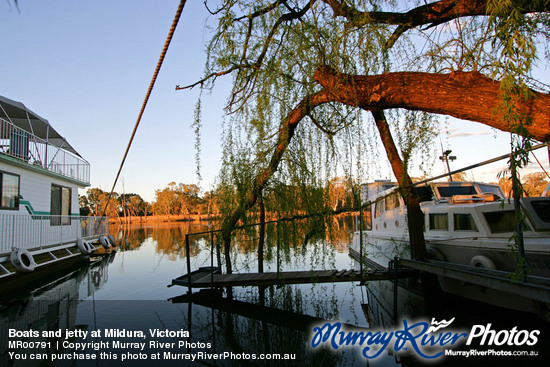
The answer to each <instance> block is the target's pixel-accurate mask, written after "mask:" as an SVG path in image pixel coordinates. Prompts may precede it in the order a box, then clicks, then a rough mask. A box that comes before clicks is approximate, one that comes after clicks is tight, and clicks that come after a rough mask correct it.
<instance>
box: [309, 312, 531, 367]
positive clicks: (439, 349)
mask: <svg viewBox="0 0 550 367" xmlns="http://www.w3.org/2000/svg"><path fill="white" fill-rule="evenodd" d="M453 321H454V318H453V319H451V320H449V321H446V320H441V321H436V320H435V319H432V322H431V324H430V323H428V322H426V321H420V322H415V323H411V322H409V321H407V320H406V319H403V321H402V324H403V327H402V328H399V327H398V328H395V329H392V330H372V331H371V330H362V331H357V330H346V329H345V328H344V327H343V326H342V323H340V322H334V323H330V322H327V323H326V324H324V325H322V326H316V327H314V328H313V336H312V339H311V346H312V347H313V348H317V347H319V346H322V345H325V346H328V347H330V348H332V349H334V350H338V349H340V348H343V347H356V348H361V354H362V355H363V356H364V357H365V358H368V359H374V358H376V357H378V356H380V355H381V354H382V353H383V352H384V351H390V350H391V351H393V352H394V353H399V352H403V351H408V352H411V351H412V352H413V353H416V354H417V355H418V356H420V357H422V358H425V359H431V360H433V359H436V358H439V357H441V356H443V355H444V354H445V350H446V349H452V348H453V347H454V346H458V345H461V344H463V343H465V345H467V346H470V345H472V343H474V342H475V343H479V344H478V345H480V346H504V345H507V346H533V345H535V344H537V342H538V335H539V334H540V331H539V330H532V331H527V330H517V328H516V327H514V328H512V329H511V330H498V331H497V330H493V329H492V328H491V324H486V325H474V326H473V327H472V329H471V330H470V331H469V332H466V331H456V330H450V329H447V328H448V327H449V326H450V325H451V324H452V322H453Z"/></svg>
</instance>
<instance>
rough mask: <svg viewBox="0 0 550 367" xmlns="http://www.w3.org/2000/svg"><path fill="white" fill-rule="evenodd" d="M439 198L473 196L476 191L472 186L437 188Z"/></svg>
mask: <svg viewBox="0 0 550 367" xmlns="http://www.w3.org/2000/svg"><path fill="white" fill-rule="evenodd" d="M437 190H439V196H441V197H442V198H443V197H446V198H450V197H452V196H454V195H474V194H477V193H476V189H475V187H473V186H438V187H437Z"/></svg>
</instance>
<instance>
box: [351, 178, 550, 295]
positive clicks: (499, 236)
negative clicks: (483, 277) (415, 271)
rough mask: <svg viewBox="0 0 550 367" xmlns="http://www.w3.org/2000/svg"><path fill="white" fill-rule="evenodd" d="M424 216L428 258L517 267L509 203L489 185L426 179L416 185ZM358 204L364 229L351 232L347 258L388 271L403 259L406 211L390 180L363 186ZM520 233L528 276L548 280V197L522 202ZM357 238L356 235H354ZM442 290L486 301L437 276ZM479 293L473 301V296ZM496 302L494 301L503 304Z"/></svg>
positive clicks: (407, 250) (407, 253) (406, 250)
mask: <svg viewBox="0 0 550 367" xmlns="http://www.w3.org/2000/svg"><path fill="white" fill-rule="evenodd" d="M414 190H415V191H416V194H417V195H418V197H419V198H420V201H421V204H420V207H421V210H422V213H423V215H424V217H423V222H424V237H425V241H426V249H427V251H428V254H429V257H430V258H432V259H434V260H438V261H442V262H450V263H456V264H463V265H470V266H474V267H478V268H486V269H497V270H503V271H507V272H515V271H517V270H518V255H517V249H516V246H515V241H514V238H513V236H514V234H515V231H516V223H517V221H516V216H515V212H514V203H513V200H512V199H507V198H506V197H505V195H504V193H503V192H502V189H501V188H500V187H499V186H498V185H496V184H486V183H480V182H464V181H459V182H457V181H450V182H432V183H429V184H423V185H419V186H415V188H414ZM362 196H363V199H364V200H365V199H366V200H368V202H371V203H372V204H371V205H370V206H369V207H368V209H367V210H366V212H365V213H364V214H363V218H364V219H363V223H364V224H363V230H362V231H359V230H358V231H356V232H355V233H354V236H353V242H352V244H351V245H350V255H351V256H352V257H353V258H354V259H355V260H357V261H359V259H360V254H362V256H363V264H365V265H366V266H368V267H372V268H378V269H382V268H387V267H388V263H389V261H390V260H393V259H394V258H395V257H400V258H410V257H411V252H410V246H409V243H408V242H409V238H408V226H407V217H406V208H405V205H404V202H403V198H402V197H401V196H400V195H399V193H398V191H397V185H396V184H395V183H392V182H389V181H378V182H374V183H371V184H367V185H365V186H364V187H363V190H362ZM520 203H521V208H522V212H523V213H524V215H525V224H524V231H523V238H524V244H525V245H524V248H525V260H526V265H527V273H528V274H529V275H533V276H538V277H546V278H548V277H550V197H526V198H522V199H521V201H520ZM361 233H363V236H361ZM439 281H440V284H441V287H442V289H443V290H444V291H447V292H450V293H454V294H459V295H463V296H466V297H469V298H475V299H478V300H482V301H486V300H485V299H484V297H482V296H479V295H478V294H477V293H479V292H474V291H472V290H471V289H468V287H465V286H464V282H458V281H452V280H450V279H442V278H441V277H440V278H439ZM478 296H479V297H478ZM495 299H498V300H497V301H495V302H489V303H496V304H501V303H502V299H501V298H499V297H498V295H497V296H496V298H495Z"/></svg>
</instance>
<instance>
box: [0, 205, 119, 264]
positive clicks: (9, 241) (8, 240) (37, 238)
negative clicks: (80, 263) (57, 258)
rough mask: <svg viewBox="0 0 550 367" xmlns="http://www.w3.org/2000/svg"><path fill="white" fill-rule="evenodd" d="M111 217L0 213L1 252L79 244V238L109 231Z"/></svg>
mask: <svg viewBox="0 0 550 367" xmlns="http://www.w3.org/2000/svg"><path fill="white" fill-rule="evenodd" d="M108 229H109V221H108V219H107V217H80V216H72V215H71V216H62V215H21V214H1V215H0V255H1V254H8V253H10V252H11V251H12V249H13V248H23V249H27V250H32V249H44V248H48V247H51V246H60V245H66V244H71V243H75V242H76V240H77V238H90V237H94V236H99V235H100V234H106V233H107V232H108Z"/></svg>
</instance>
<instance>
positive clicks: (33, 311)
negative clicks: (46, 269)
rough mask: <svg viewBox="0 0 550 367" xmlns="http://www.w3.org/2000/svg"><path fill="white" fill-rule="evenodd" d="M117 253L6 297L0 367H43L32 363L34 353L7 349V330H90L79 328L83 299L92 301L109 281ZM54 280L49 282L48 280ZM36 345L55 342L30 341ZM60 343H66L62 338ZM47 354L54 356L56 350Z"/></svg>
mask: <svg viewBox="0 0 550 367" xmlns="http://www.w3.org/2000/svg"><path fill="white" fill-rule="evenodd" d="M115 255H116V252H115V251H113V252H111V253H110V254H108V255H105V256H102V257H100V258H98V259H97V260H94V261H92V262H91V263H88V264H87V265H85V266H78V265H75V266H72V267H71V266H65V267H64V269H63V270H61V271H60V272H57V273H55V274H54V273H51V274H50V273H48V275H47V277H45V279H43V280H44V281H43V282H42V284H40V285H37V286H35V287H32V288H31V287H30V286H29V287H28V288H25V289H21V290H20V292H10V293H3V294H2V297H1V299H0V300H1V304H0V345H2V346H4V347H3V348H0V366H41V365H44V361H43V360H33V359H31V358H30V357H29V356H28V354H31V353H35V352H36V350H35V349H30V348H25V347H24V346H18V347H15V348H8V347H7V346H8V344H9V343H8V342H9V341H10V340H11V341H13V340H18V339H17V338H15V339H14V338H10V337H9V333H8V330H9V329H15V330H17V331H24V330H35V331H38V332H40V333H41V332H42V331H45V330H48V331H57V330H61V331H63V333H64V332H65V330H73V329H75V328H82V329H87V328H88V325H77V324H76V321H77V313H78V312H77V311H78V310H77V309H78V305H79V303H80V302H81V300H82V299H85V298H86V297H89V296H90V295H91V294H92V293H93V292H95V290H97V289H99V288H100V287H101V286H103V285H104V284H105V282H107V280H108V271H107V270H108V265H109V264H110V263H111V262H112V261H113V259H114V256H115ZM49 277H51V279H49V280H47V278H49ZM30 340H35V341H52V340H53V341H55V340H56V339H51V338H36V339H32V338H31V339H30ZM60 340H64V338H63V337H61V338H60ZM53 345H55V343H52V344H51V347H50V348H48V350H47V351H46V350H45V349H44V352H54V351H55V349H54V347H53ZM9 352H14V353H17V354H20V355H21V356H24V357H22V358H21V359H12V358H10V356H9Z"/></svg>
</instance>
